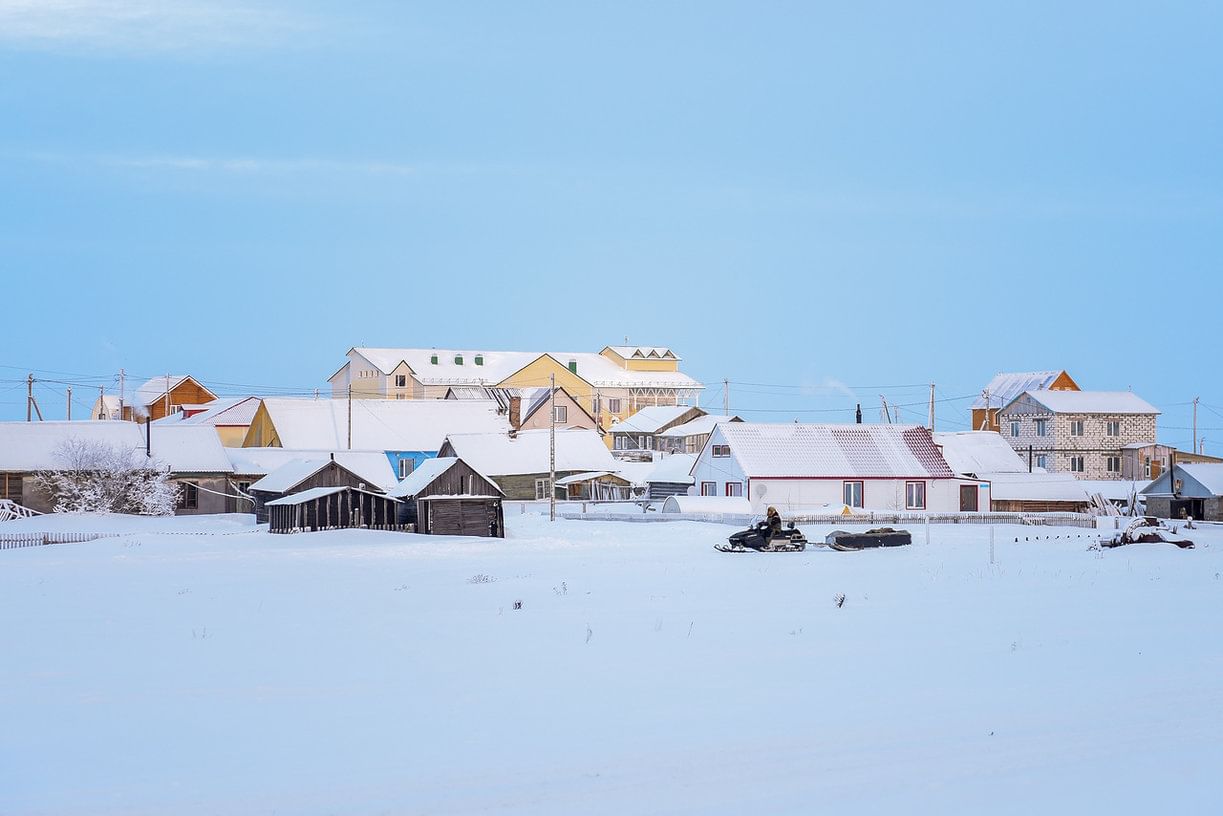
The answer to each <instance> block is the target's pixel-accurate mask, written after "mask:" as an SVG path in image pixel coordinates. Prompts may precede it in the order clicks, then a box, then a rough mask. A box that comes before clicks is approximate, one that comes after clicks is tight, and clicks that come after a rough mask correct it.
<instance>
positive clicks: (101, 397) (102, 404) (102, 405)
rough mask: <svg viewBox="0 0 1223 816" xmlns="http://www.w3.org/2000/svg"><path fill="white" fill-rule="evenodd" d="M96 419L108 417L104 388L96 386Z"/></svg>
mask: <svg viewBox="0 0 1223 816" xmlns="http://www.w3.org/2000/svg"><path fill="white" fill-rule="evenodd" d="M98 419H110V417H108V416H107V415H106V388H105V387H104V386H101V385H99V386H98Z"/></svg>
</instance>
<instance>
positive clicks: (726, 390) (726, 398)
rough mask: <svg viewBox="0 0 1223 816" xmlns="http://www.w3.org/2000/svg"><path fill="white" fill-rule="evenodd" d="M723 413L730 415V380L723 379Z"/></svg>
mask: <svg viewBox="0 0 1223 816" xmlns="http://www.w3.org/2000/svg"><path fill="white" fill-rule="evenodd" d="M722 413H723V414H725V415H726V416H730V380H722Z"/></svg>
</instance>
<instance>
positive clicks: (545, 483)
mask: <svg viewBox="0 0 1223 816" xmlns="http://www.w3.org/2000/svg"><path fill="white" fill-rule="evenodd" d="M551 488H552V480H551V479H536V480H535V501H546V500H547V499H548V497H549V496H550V495H551V492H550V490H551Z"/></svg>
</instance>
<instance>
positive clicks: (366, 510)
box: [266, 485, 404, 533]
mask: <svg viewBox="0 0 1223 816" xmlns="http://www.w3.org/2000/svg"><path fill="white" fill-rule="evenodd" d="M398 504H399V500H398V499H393V498H391V497H390V496H386V495H383V494H380V493H373V492H371V491H369V490H362V489H361V488H359V487H351V486H348V485H341V486H339V487H313V488H310V489H309V490H303V491H302V492H300V493H294V494H292V495H289V496H284V497H283V498H279V499H273V500H272V501H270V502H268V503H267V505H266V509H267V514H268V532H271V533H312V532H316V531H318V530H344V529H364V530H400V529H404V528H403V527H402V526H401V525H400V524H399V523H398V521H397V520H396V515H397V514H396V505H398Z"/></svg>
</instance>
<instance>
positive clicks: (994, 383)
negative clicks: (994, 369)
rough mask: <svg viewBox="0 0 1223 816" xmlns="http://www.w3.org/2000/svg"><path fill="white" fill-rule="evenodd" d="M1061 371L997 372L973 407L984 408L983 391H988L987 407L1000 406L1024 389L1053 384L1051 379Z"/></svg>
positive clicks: (1035, 389) (1029, 389) (1056, 376)
mask: <svg viewBox="0 0 1223 816" xmlns="http://www.w3.org/2000/svg"><path fill="white" fill-rule="evenodd" d="M1061 374H1062V372H1061V371H1012V372H1006V373H1003V372H999V373H998V374H995V375H994V378H993V379H992V380H990V381H989V385H987V386H985V388H984V390H983V391H982V392H981V396H979V397H977V399H976V401H975V402H973V404H972V407H973V408H984V407H986V405H985V392H987V391H988V392H989V407H990V408H1002V407H1003V406H1005V405H1006V404H1007V403H1008V402H1010V401H1011V400H1013V399H1015V397H1017V396H1019V395H1020V394H1022V393H1023V392H1024V391H1041V390H1044V389H1046V388H1048V387H1049V386H1051V385H1053V381H1054V380H1056V379H1057V378H1058V377H1059V376H1061Z"/></svg>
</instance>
